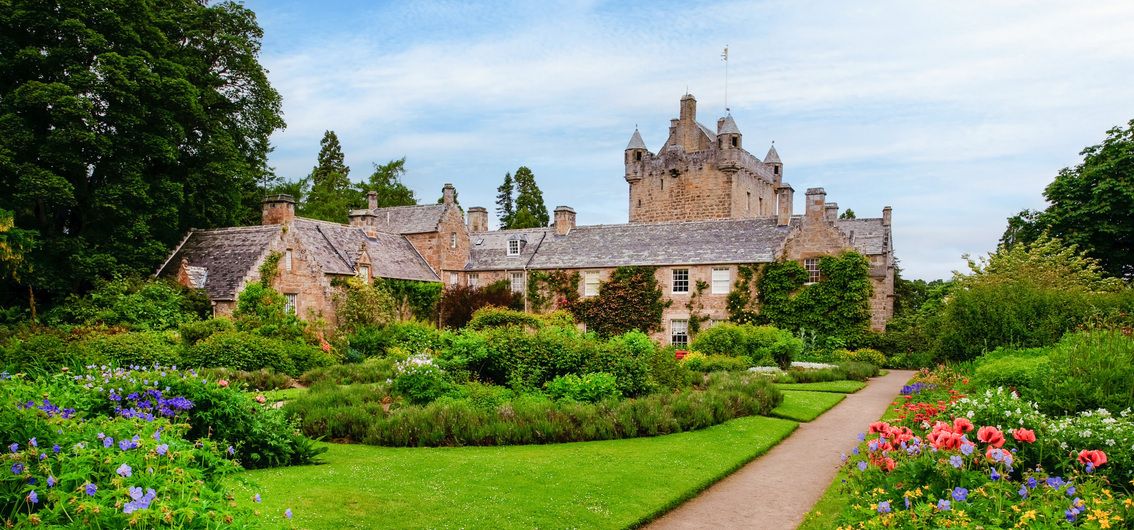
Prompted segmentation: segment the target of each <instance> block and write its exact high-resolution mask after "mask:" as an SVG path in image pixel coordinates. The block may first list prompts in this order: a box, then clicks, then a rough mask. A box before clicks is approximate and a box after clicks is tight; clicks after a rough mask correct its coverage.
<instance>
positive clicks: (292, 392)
mask: <svg viewBox="0 0 1134 530" xmlns="http://www.w3.org/2000/svg"><path fill="white" fill-rule="evenodd" d="M306 393H307V389H306V388H284V389H280V390H266V391H264V392H249V394H252V395H259V394H264V397H265V398H267V399H268V402H269V403H271V402H273V401H287V400H289V399H295V398H297V397H299V396H302V395H304V394H306Z"/></svg>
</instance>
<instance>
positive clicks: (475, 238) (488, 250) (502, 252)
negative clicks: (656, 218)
mask: <svg viewBox="0 0 1134 530" xmlns="http://www.w3.org/2000/svg"><path fill="white" fill-rule="evenodd" d="M553 233H554V232H553V230H552V229H551V228H527V229H522V230H495V231H492V232H474V233H472V234H469V239H470V240H471V241H470V245H469V263H468V265H466V266H465V270H469V271H479V270H505V269H523V268H524V267H527V266H528V263H529V262H530V261H531V259H532V256H534V255H535V254H536V250H537V249H539V248H540V246H541V245H542V243H543V241H544V240H545V239H546V238H547V237H548V235H549V234H553ZM511 239H519V240H520V255H519V256H509V255H508V241H509V240H511Z"/></svg>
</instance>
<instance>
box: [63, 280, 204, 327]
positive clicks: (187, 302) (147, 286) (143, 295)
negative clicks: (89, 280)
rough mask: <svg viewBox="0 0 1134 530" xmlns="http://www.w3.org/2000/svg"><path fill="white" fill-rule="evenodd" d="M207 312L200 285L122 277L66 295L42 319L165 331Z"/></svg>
mask: <svg viewBox="0 0 1134 530" xmlns="http://www.w3.org/2000/svg"><path fill="white" fill-rule="evenodd" d="M210 312H211V305H210V304H209V299H208V297H207V296H206V295H205V294H204V292H203V291H201V290H199V289H188V288H186V287H183V286H181V285H179V284H177V283H175V282H172V281H169V280H164V279H162V280H138V279H122V280H111V281H107V282H104V283H101V284H99V285H97V286H96V287H95V289H94V290H92V291H91V292H89V293H87V294H86V295H84V296H77V295H72V296H70V297H68V298H67V300H66V301H65V302H64V303H62V304H60V305H59V306H57V307H56V308H54V309H52V310H51V311H50V312H49V313H48V314H47V315H46V316H45V321H46V322H48V323H50V324H80V325H86V326H121V327H124V328H126V329H130V330H139V331H165V330H170V329H177V327H178V326H180V325H181V324H184V323H186V322H192V321H194V320H199V319H201V318H204V317H205V316H206V315H208V314H209V313H210Z"/></svg>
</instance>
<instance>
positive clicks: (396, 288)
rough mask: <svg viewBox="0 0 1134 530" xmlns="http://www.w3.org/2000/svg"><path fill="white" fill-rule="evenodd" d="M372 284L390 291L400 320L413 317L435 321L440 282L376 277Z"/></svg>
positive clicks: (439, 298)
mask: <svg viewBox="0 0 1134 530" xmlns="http://www.w3.org/2000/svg"><path fill="white" fill-rule="evenodd" d="M374 284H375V286H380V287H382V288H385V289H386V290H387V291H388V292H389V293H390V296H392V297H393V299H394V305H395V307H396V308H397V312H398V317H399V318H400V319H401V320H408V319H410V318H413V319H417V320H424V321H426V322H436V321H437V302H439V301H440V300H441V289H442V285H441V284H440V283H437V282H421V281H417V280H398V279H393V278H376V279H375V280H374Z"/></svg>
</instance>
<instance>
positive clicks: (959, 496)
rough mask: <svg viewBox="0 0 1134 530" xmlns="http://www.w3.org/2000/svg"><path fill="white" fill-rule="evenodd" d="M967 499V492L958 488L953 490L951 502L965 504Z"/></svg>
mask: <svg viewBox="0 0 1134 530" xmlns="http://www.w3.org/2000/svg"><path fill="white" fill-rule="evenodd" d="M968 498H969V490H967V489H965V488H962V487H960V486H957V487H956V488H953V500H955V501H957V502H965V500H966V499H968Z"/></svg>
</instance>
